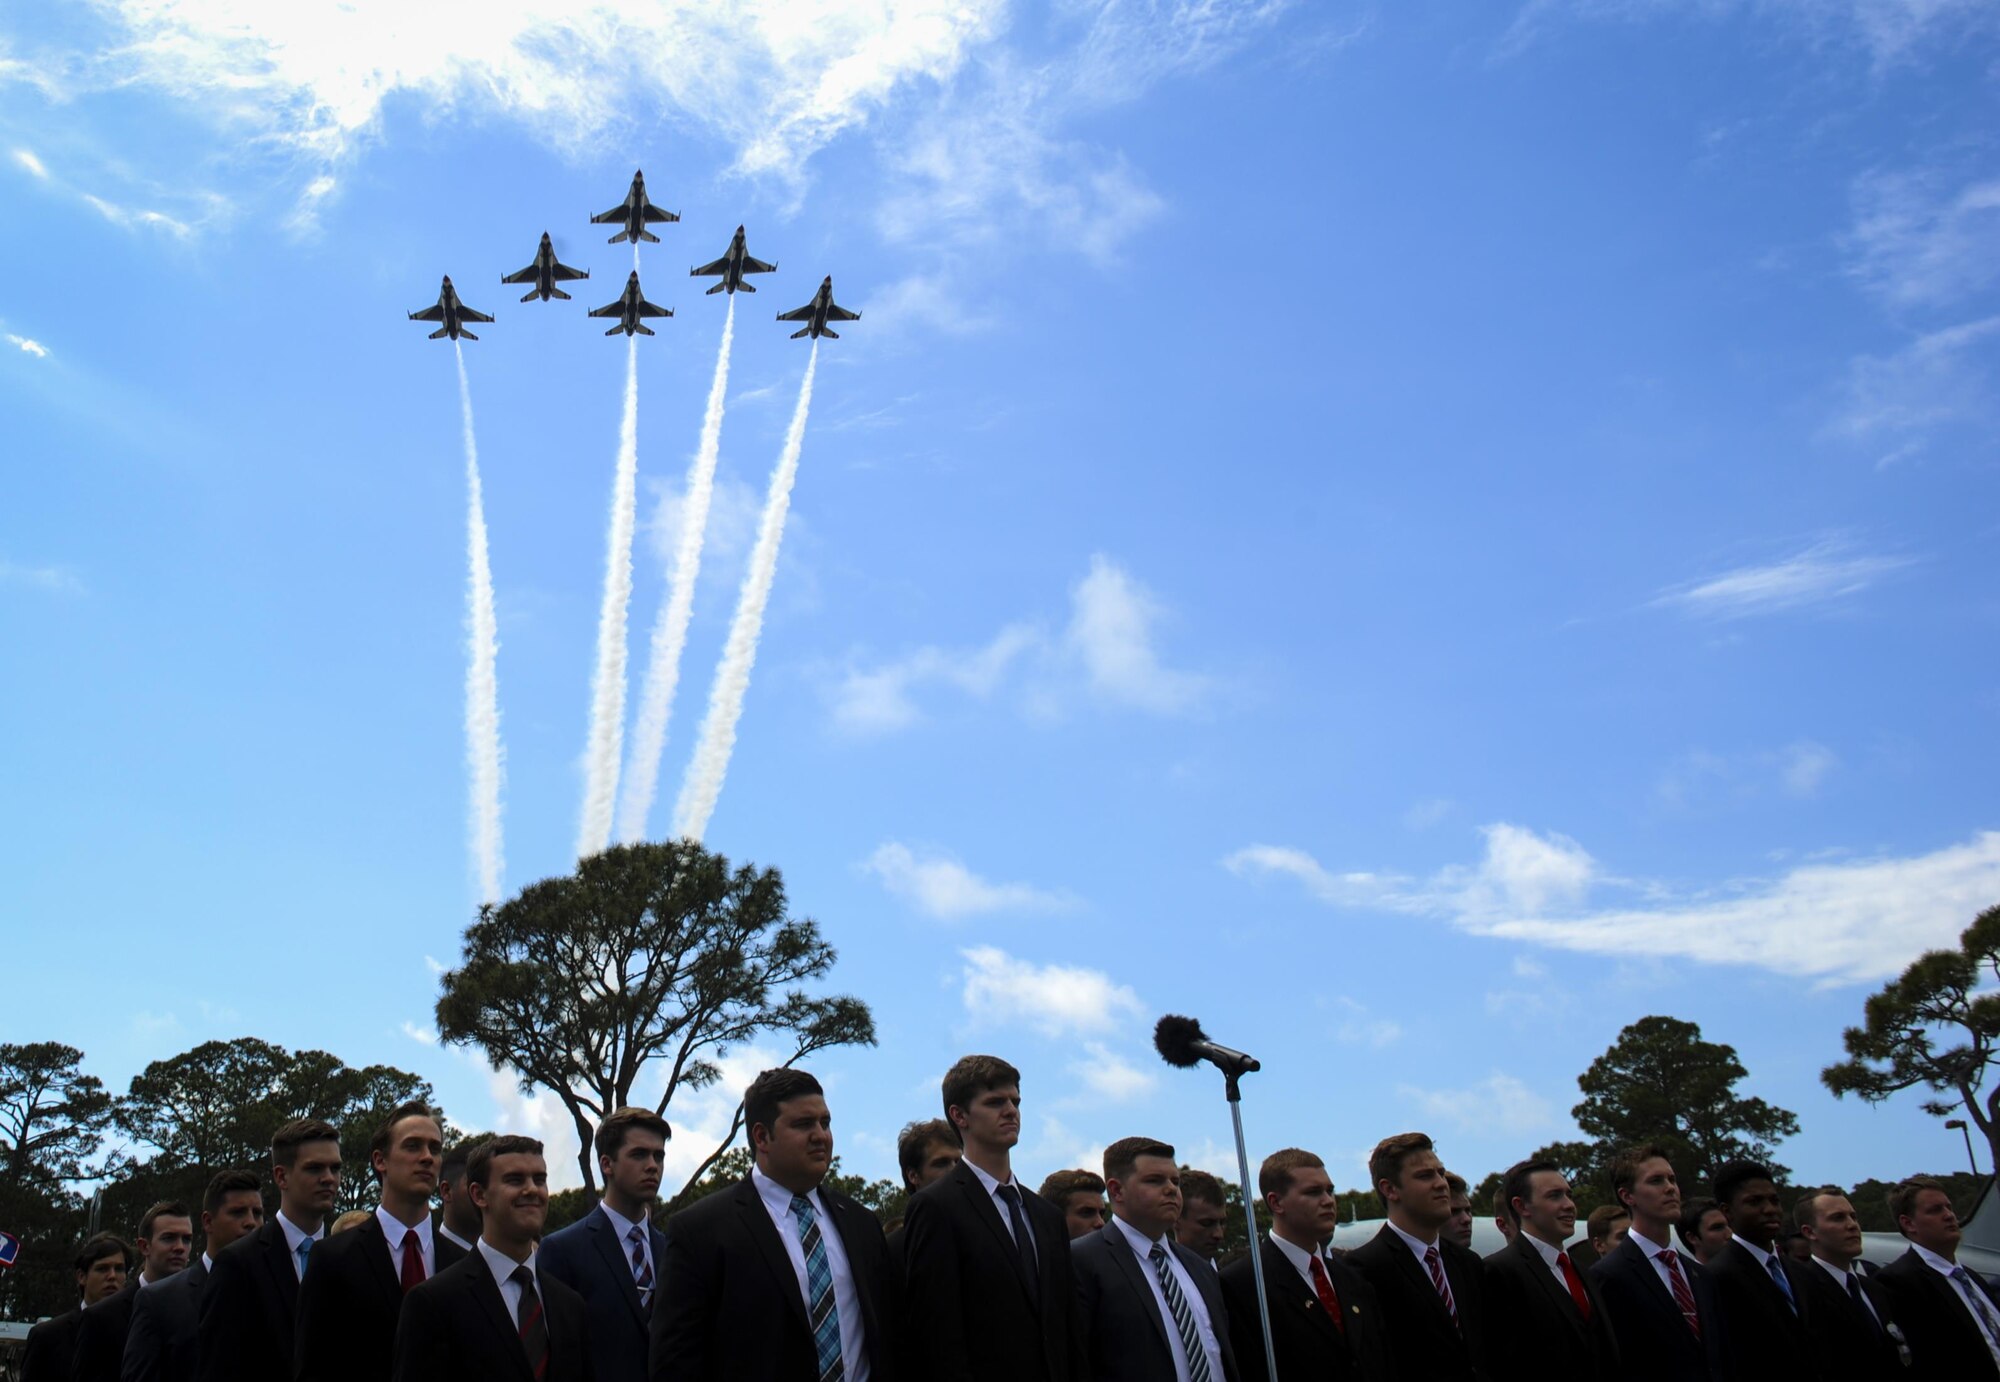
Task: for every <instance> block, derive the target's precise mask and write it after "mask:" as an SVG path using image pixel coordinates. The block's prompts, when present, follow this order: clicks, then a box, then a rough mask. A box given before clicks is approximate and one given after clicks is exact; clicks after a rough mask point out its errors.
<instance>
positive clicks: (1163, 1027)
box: [1153, 1013, 1208, 1068]
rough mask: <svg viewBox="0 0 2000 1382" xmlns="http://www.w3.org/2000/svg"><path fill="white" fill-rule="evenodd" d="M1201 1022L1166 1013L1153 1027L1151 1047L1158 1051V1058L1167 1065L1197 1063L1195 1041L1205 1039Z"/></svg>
mask: <svg viewBox="0 0 2000 1382" xmlns="http://www.w3.org/2000/svg"><path fill="white" fill-rule="evenodd" d="M1207 1039H1208V1038H1207V1037H1206V1036H1204V1035H1203V1034H1202V1030H1201V1024H1200V1023H1199V1022H1197V1021H1195V1020H1194V1019H1193V1018H1191V1017H1178V1016H1176V1015H1174V1014H1173V1013H1168V1014H1167V1015H1166V1016H1165V1017H1163V1018H1161V1019H1160V1022H1159V1025H1158V1026H1156V1027H1155V1028H1153V1049H1154V1050H1156V1051H1158V1052H1159V1053H1160V1059H1161V1060H1163V1061H1165V1062H1166V1063H1167V1064H1168V1065H1178V1066H1182V1067H1184V1068H1185V1067H1187V1066H1190V1065H1196V1064H1199V1063H1200V1061H1201V1055H1200V1053H1199V1052H1197V1051H1196V1050H1195V1049H1194V1044H1195V1043H1196V1042H1197V1041H1206V1040H1207Z"/></svg>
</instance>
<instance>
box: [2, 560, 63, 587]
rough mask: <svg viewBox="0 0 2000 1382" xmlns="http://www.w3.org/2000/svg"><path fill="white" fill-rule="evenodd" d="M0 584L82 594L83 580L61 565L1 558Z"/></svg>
mask: <svg viewBox="0 0 2000 1382" xmlns="http://www.w3.org/2000/svg"><path fill="white" fill-rule="evenodd" d="M0 585H18V586H26V587H27V588H28V589H30V590H42V591H47V592H48V593H49V594H51V595H81V594H82V593H83V582H82V581H81V580H80V579H78V577H77V575H76V573H75V572H73V571H70V570H67V569H66V568H64V567H60V566H22V565H21V564H19V563H18V562H11V561H8V560H6V559H5V558H0Z"/></svg>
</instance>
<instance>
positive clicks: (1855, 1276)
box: [1847, 1272, 1882, 1335]
mask: <svg viewBox="0 0 2000 1382" xmlns="http://www.w3.org/2000/svg"><path fill="white" fill-rule="evenodd" d="M1847 1298H1848V1299H1849V1300H1851V1301H1853V1302H1854V1308H1855V1309H1856V1310H1859V1311H1860V1312H1861V1313H1862V1314H1863V1315H1866V1316H1867V1317H1868V1327H1869V1328H1870V1329H1872V1330H1874V1331H1875V1333H1876V1334H1877V1335H1880V1334H1881V1333H1882V1321H1880V1320H1878V1319H1876V1318H1875V1309H1874V1307H1873V1306H1872V1305H1870V1304H1869V1303H1868V1297H1867V1296H1866V1295H1864V1294H1862V1290H1861V1274H1860V1273H1859V1272H1849V1273H1848V1274H1847Z"/></svg>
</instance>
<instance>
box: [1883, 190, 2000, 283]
mask: <svg viewBox="0 0 2000 1382" xmlns="http://www.w3.org/2000/svg"><path fill="white" fill-rule="evenodd" d="M1939 181H1940V179H1939V177H1938V176H1937V175H1935V174H1924V173H1883V172H1871V173H1867V174H1864V175H1863V176H1862V177H1860V178H1859V179H1857V180H1856V182H1855V184H1854V193H1853V196H1854V204H1855V218H1854V228H1853V230H1852V231H1851V232H1850V233H1849V236H1848V243H1849V246H1850V247H1851V248H1852V250H1853V252H1854V264H1853V268H1852V271H1853V273H1854V275H1855V276H1856V277H1857V278H1859V279H1860V280H1861V281H1862V282H1863V283H1864V284H1866V285H1867V287H1868V288H1869V290H1870V291H1871V292H1873V293H1874V294H1875V295H1876V296H1877V297H1879V298H1881V299H1882V300H1883V301H1884V302H1886V303H1888V304H1889V305H1890V306H1893V307H1911V306H1918V305H1929V304H1939V303H1955V302H1957V301H1959V300H1962V299H1963V298H1964V297H1965V296H1966V295H1967V294H1969V293H1972V292H1975V291H1977V290H1979V289H1981V288H1984V287H1986V286H1988V285H1989V284H1991V283H1992V282H1994V280H1995V278H1996V277H2000V255H1996V254H1995V253H1994V245H1995V241H1996V239H1997V238H2000V179H1990V180H1987V181H1983V182H1972V183H1968V184H1966V185H1965V186H1963V187H1959V188H1957V189H1956V190H1952V191H1945V190H1943V189H1941V188H1940V187H1939V185H1938V183H1939Z"/></svg>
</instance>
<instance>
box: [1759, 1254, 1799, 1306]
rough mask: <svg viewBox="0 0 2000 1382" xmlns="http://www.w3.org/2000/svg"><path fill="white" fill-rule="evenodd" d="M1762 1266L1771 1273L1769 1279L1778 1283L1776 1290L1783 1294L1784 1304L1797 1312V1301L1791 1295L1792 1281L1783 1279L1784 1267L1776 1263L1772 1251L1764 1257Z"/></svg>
mask: <svg viewBox="0 0 2000 1382" xmlns="http://www.w3.org/2000/svg"><path fill="white" fill-rule="evenodd" d="M1764 1267H1765V1270H1767V1271H1769V1272H1770V1273H1771V1280H1773V1281H1775V1282H1777V1283H1778V1290H1779V1291H1781V1292H1782V1293H1783V1294H1784V1297H1785V1304H1786V1305H1788V1306H1790V1307H1791V1310H1792V1313H1793V1314H1794V1315H1796V1314H1798V1313H1799V1303H1798V1301H1797V1300H1796V1299H1795V1298H1794V1297H1793V1295H1792V1283H1791V1282H1790V1281H1788V1280H1786V1279H1785V1269H1784V1268H1783V1267H1781V1266H1779V1265H1778V1255H1777V1254H1776V1253H1772V1254H1771V1255H1770V1256H1769V1257H1767V1258H1765V1259H1764Z"/></svg>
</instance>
